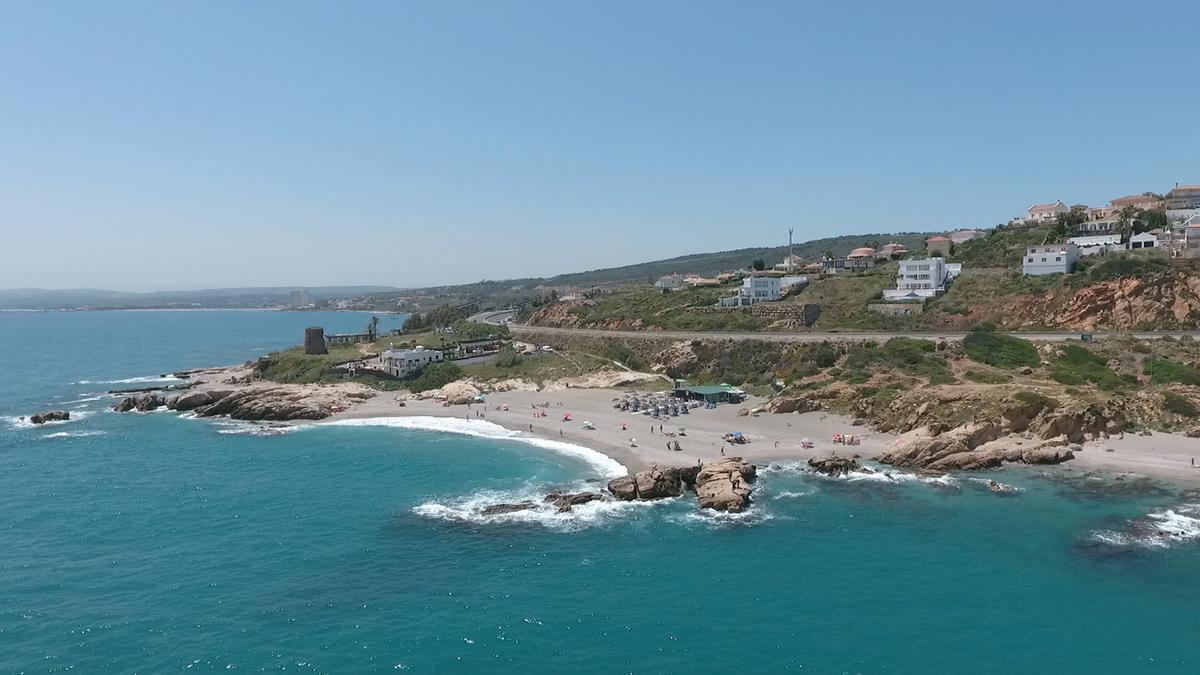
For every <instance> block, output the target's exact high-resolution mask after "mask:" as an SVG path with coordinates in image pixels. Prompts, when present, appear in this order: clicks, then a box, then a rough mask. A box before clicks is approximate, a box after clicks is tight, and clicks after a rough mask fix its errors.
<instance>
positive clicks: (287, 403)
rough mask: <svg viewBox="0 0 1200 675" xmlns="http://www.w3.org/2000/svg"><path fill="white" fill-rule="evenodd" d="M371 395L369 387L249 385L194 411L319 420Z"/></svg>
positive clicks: (212, 414)
mask: <svg viewBox="0 0 1200 675" xmlns="http://www.w3.org/2000/svg"><path fill="white" fill-rule="evenodd" d="M372 395H373V392H372V391H371V390H370V389H367V388H366V387H342V388H337V387H317V386H311V385H310V386H297V385H293V386H286V385H280V386H275V387H250V388H247V389H242V390H240V391H235V392H232V393H230V394H228V395H226V396H223V397H222V398H221V399H220V400H218V401H215V402H214V403H212V404H210V405H205V406H201V407H199V408H196V409H195V412H196V415H198V416H200V417H216V416H221V415H228V416H229V417H231V418H233V419H238V420H250V421H257V420H272V421H280V422H282V421H288V420H319V419H324V418H326V417H329V416H330V415H332V414H333V413H334V412H337V411H338V410H344V409H345V408H348V407H350V406H352V405H354V404H355V403H357V402H359V401H363V400H366V399H368V398H370V397H371V396H372Z"/></svg>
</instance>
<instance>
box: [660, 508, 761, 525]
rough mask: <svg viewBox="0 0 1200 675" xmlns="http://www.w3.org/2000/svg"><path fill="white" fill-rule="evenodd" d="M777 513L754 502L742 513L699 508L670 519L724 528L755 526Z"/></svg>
mask: <svg viewBox="0 0 1200 675" xmlns="http://www.w3.org/2000/svg"><path fill="white" fill-rule="evenodd" d="M774 518H775V514H773V513H771V512H770V511H767V510H766V509H764V508H763V507H761V506H759V505H756V504H752V505H751V506H750V508H748V509H746V510H745V511H742V512H741V513H732V512H729V511H714V510H712V509H697V510H695V511H689V512H688V513H684V514H679V515H676V516H672V517H671V518H669V520H674V521H676V522H680V523H683V524H685V525H687V524H691V525H697V524H698V525H703V526H705V527H708V528H710V529H724V528H729V527H754V526H755V525H762V524H763V523H765V522H767V521H769V520H774Z"/></svg>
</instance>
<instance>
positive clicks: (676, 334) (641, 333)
mask: <svg viewBox="0 0 1200 675" xmlns="http://www.w3.org/2000/svg"><path fill="white" fill-rule="evenodd" d="M508 328H509V331H510V332H512V333H513V334H514V335H521V334H523V333H524V334H527V335H530V334H537V333H540V334H543V335H563V336H570V335H577V336H584V337H616V338H629V339H638V338H663V339H670V340H762V341H765V342H820V341H823V340H835V341H836V340H843V341H858V340H883V339H887V338H892V337H909V338H915V339H918V340H961V339H963V338H964V337H966V336H967V335H969V333H965V332H952V331H946V332H921V333H908V332H896V333H885V332H870V331H847V332H836V333H833V332H771V331H763V332H752V331H735V332H721V331H673V330H601V329H594V328H543V327H540V326H520V325H515V324H509V327H508ZM1004 334H1005V335H1014V336H1016V337H1021V338H1025V339H1026V340H1034V341H1037V342H1058V341H1063V340H1078V339H1079V336H1080V334H1081V333H1080V331H1031V332H1009V333H1004ZM1184 335H1188V336H1191V337H1193V338H1200V331H1137V332H1121V331H1102V332H1093V333H1092V336H1093V337H1094V338H1095V339H1097V340H1102V339H1105V338H1113V337H1134V338H1137V339H1139V340H1157V339H1160V338H1164V337H1168V336H1169V337H1174V338H1179V337H1183V336H1184Z"/></svg>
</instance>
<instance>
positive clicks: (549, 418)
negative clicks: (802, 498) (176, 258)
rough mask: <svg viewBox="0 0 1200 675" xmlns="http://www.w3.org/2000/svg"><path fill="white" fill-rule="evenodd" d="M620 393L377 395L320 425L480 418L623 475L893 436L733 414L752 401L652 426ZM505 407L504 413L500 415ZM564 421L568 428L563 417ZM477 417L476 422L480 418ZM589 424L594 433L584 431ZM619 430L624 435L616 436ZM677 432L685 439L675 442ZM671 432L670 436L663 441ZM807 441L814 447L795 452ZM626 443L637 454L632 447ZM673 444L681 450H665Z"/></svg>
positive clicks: (818, 418) (804, 453)
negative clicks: (600, 460) (570, 446)
mask: <svg viewBox="0 0 1200 675" xmlns="http://www.w3.org/2000/svg"><path fill="white" fill-rule="evenodd" d="M623 393H624V391H623V390H619V389H568V390H561V391H549V392H548V391H541V392H530V391H511V392H501V393H494V394H489V395H488V397H487V402H486V403H482V404H480V403H477V404H473V405H472V406H471V407H470V408H468V407H467V406H464V405H458V406H449V407H447V406H443V405H442V403H441V402H440V401H433V400H427V401H406V402H405V405H404V406H403V407H401V406H400V405H399V404H398V403H397V402H396V400H395V398H396V397H395V394H388V393H384V394H380V395H378V396H376V397H374V398H372V399H371V400H369V401H366V402H364V403H361V404H359V405H356V406H354V407H353V408H351V409H349V410H347V411H345V412H341V413H338V414H336V415H333V416H332V417H330V418H329V420H327V421H337V420H345V419H364V418H372V417H413V416H430V417H454V418H457V419H463V420H479V419H484V420H486V421H488V422H492V423H494V424H498V425H500V426H502V427H505V428H507V429H510V430H513V431H521V432H525V433H529V434H531V435H533V436H536V437H539V438H544V439H548V440H561V441H567V442H570V443H574V444H577V445H582V446H584V447H587V448H591V449H593V450H597V451H599V452H602V453H604V454H605V455H607V456H609V457H611V458H612V459H614V460H616V461H618V462H620V463H621V464H622V465H624V466H625V467H626V468H627V469H629V470H630V471H640V470H643V469H646V468H649V467H650V466H652V465H654V464H659V465H663V466H683V465H687V464H695V463H696V462H697V461H698V460H702V461H710V460H713V459H716V458H720V456H721V451H722V447H724V452H725V454H726V455H727V456H739V457H744V458H746V459H748V460H751V461H753V462H756V463H760V464H761V463H766V462H771V461H789V460H801V459H808V458H810V457H815V456H824V455H829V454H832V453H837V454H840V455H846V456H854V455H861V456H862V457H868V458H869V457H873V456H874V455H876V454H878V453H879V452H881V451H882V450H883V449H885V448H886V447H887V446H888V445H890V444H891V442H892V440H893V439H894V438H895V436H893V435H892V434H883V433H878V432H874V431H871V430H870V429H869V428H867V427H861V426H860V427H855V426H851V424H850V418H848V417H844V416H842V415H836V414H833V413H825V412H811V413H803V414H798V415H795V414H793V415H771V414H767V413H763V414H760V415H746V416H741V417H739V416H738V414H737V412H738V410H739V409H753V408H754V407H755V406H758V405H761V404H762V403H763V402H764V400H763V399H759V398H755V397H751V398H750V399H748V400H747V401H745V402H744V403H741V404H736V405H734V404H721V405H718V406H717V407H716V408H714V409H704V408H699V409H694V410H691V411H690V414H688V415H680V416H678V417H673V418H670V419H669V420H663V421H660V420H655V419H652V418H650V417H647V416H646V415H637V414H633V413H629V412H622V411H620V410H616V409H614V408H613V399H615V398H620V396H621V395H622V394H623ZM547 401H549V403H550V407H549V409H547V411H546V417H535V415H534V413H535V408H534V405H540V404H542V403H545V402H547ZM502 405H507V406H508V407H509V410H507V411H504V410H501V409H500V407H501V406H502ZM567 413H570V415H571V421H563V416H564V415H565V414H567ZM480 415H482V417H479V416H480ZM584 422H591V423H592V424H593V425H594V426H595V429H594V430H588V429H585V428H584V425H583V423H584ZM622 425H624V427H625V428H624V429H622ZM680 427H682V428H683V429H684V430H685V431H684V435H679V429H680ZM735 431H740V432H742V434H743V435H744V436H745V437H746V438H747V440H748V441H749V442H748V443H746V444H742V445H730V444H727V443H723V442H722V437H723V436H724V435H725V434H726V433H729V432H735ZM668 433H674V434H675V436H674V437H672V436H669V435H668ZM835 433H852V434H855V435H857V436H859V438H861V439H862V442H861V444H860V445H857V446H848V445H841V444H838V443H834V442H832V441H831V440H830V438H831V436H832V435H833V434H835ZM803 438H808V439H810V440H812V441H813V443H814V447H812V448H801V447H800V440H801V439H803ZM631 439H634V440H635V441H636V447H633V446H631ZM675 441H678V442H679V446H680V451H678V452H676V451H675V450H673V449H668V445H671V446H672V447H673V443H674V442H675Z"/></svg>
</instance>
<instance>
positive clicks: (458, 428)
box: [323, 416, 628, 478]
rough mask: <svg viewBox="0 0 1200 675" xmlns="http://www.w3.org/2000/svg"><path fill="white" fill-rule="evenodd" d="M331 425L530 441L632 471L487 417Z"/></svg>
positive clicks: (615, 472) (599, 467)
mask: <svg viewBox="0 0 1200 675" xmlns="http://www.w3.org/2000/svg"><path fill="white" fill-rule="evenodd" d="M323 424H326V425H329V426H343V427H372V426H376V427H396V428H399V429H417V430H422V431H441V432H445V433H452V434H464V435H467V436H475V437H478V438H491V439H495V440H500V441H519V442H521V443H525V444H527V445H532V446H535V447H538V448H544V449H546V450H550V451H552V452H555V453H557V454H560V455H564V456H567V457H572V458H574V459H580V460H583V461H584V462H587V464H588V465H590V466H591V467H592V468H594V469H596V471H598V472H599V473H600V475H602V476H603V477H605V478H617V477H619V476H624V475H625V474H626V473H628V471H626V469H625V467H624V466H622V465H621V463H620V462H618V461H616V460H615V459H613V458H611V457H609V456H608V455H605V454H604V453H601V452H598V451H596V450H592V449H591V448H585V447H583V446H582V445H575V444H574V443H566V442H564V441H552V440H549V439H545V438H538V437H536V436H531V435H529V434H527V433H525V432H522V431H512V430H509V429H505V428H504V427H502V426H500V425H498V424H493V423H491V422H488V421H486V420H471V421H467V420H465V419H457V418H449V417H426V416H416V417H373V418H368V419H354V420H337V421H335V422H325V423H323Z"/></svg>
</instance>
